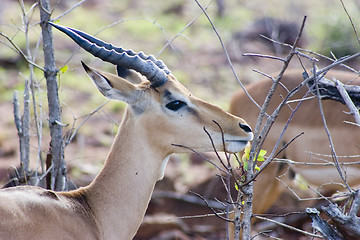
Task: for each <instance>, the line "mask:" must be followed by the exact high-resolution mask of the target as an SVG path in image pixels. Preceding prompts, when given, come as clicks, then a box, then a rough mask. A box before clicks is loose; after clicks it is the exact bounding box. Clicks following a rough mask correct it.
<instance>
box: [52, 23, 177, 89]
mask: <svg viewBox="0 0 360 240" xmlns="http://www.w3.org/2000/svg"><path fill="white" fill-rule="evenodd" d="M49 24H50V25H52V26H54V27H55V28H57V29H59V30H60V31H62V32H63V33H65V34H66V35H68V36H69V37H70V38H72V39H73V40H74V41H75V42H76V43H77V44H78V45H79V46H80V47H82V48H83V49H85V50H86V51H87V52H89V53H91V54H92V55H94V56H95V57H98V58H100V59H101V60H103V61H106V62H110V63H112V64H115V65H117V66H119V67H123V68H127V69H133V70H135V71H137V72H139V73H140V74H142V75H144V76H145V77H146V78H147V79H148V80H149V81H150V82H151V86H152V87H154V88H156V87H159V86H161V85H163V84H164V83H165V82H166V81H167V75H168V74H170V70H169V69H168V68H167V67H166V65H165V64H164V63H163V61H161V60H157V59H156V58H155V57H154V56H147V55H145V54H144V53H143V52H139V53H135V52H134V51H132V50H124V49H123V48H120V47H115V46H113V45H112V44H109V43H106V42H103V41H101V40H99V39H97V38H95V37H93V36H90V35H88V34H87V33H84V32H81V31H79V30H76V29H72V28H68V27H63V26H60V25H57V24H55V23H52V22H49Z"/></svg>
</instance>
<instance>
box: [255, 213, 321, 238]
mask: <svg viewBox="0 0 360 240" xmlns="http://www.w3.org/2000/svg"><path fill="white" fill-rule="evenodd" d="M254 217H255V218H257V219H261V220H264V221H268V222H272V223H275V224H277V225H280V226H282V227H285V228H288V229H290V230H293V231H296V232H299V233H302V234H304V235H306V236H310V237H316V238H324V237H323V236H321V235H317V234H313V233H309V232H306V231H303V230H301V229H298V228H296V227H293V226H290V225H287V224H285V223H281V222H278V221H275V220H273V219H270V218H266V217H261V216H254Z"/></svg>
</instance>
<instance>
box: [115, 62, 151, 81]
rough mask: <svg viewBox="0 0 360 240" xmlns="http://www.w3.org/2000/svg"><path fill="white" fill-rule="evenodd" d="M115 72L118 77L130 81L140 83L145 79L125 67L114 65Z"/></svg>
mask: <svg viewBox="0 0 360 240" xmlns="http://www.w3.org/2000/svg"><path fill="white" fill-rule="evenodd" d="M116 70H117V74H118V76H119V77H122V78H125V79H126V80H128V81H129V82H131V83H134V84H140V83H142V82H144V81H145V80H146V79H144V78H142V77H141V76H140V74H138V73H137V72H135V71H134V70H131V69H127V68H125V67H121V66H116Z"/></svg>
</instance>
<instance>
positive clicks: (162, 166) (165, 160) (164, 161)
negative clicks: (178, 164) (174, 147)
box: [159, 155, 170, 180]
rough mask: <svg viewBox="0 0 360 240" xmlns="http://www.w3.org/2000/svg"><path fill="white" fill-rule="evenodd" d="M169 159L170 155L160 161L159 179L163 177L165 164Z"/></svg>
mask: <svg viewBox="0 0 360 240" xmlns="http://www.w3.org/2000/svg"><path fill="white" fill-rule="evenodd" d="M169 159H170V155H169V156H167V157H166V158H165V159H164V160H163V162H162V164H161V175H160V179H159V180H161V179H163V178H164V175H165V169H166V165H167V163H168V162H169Z"/></svg>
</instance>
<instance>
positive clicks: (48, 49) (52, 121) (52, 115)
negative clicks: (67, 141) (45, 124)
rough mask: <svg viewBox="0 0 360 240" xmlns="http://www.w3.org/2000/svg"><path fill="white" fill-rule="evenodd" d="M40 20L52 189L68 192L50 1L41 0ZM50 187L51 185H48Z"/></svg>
mask: <svg viewBox="0 0 360 240" xmlns="http://www.w3.org/2000/svg"><path fill="white" fill-rule="evenodd" d="M40 18H41V23H40V24H41V28H42V36H43V51H44V60H45V67H44V69H45V72H44V75H45V78H46V86H47V97H48V106H49V119H48V120H49V125H50V135H51V142H50V151H49V154H50V155H51V160H52V162H51V166H52V170H51V180H50V188H51V189H53V190H56V191H62V190H66V189H67V186H66V165H65V161H64V144H63V138H62V135H63V134H62V124H61V107H60V102H59V97H58V84H57V79H56V77H57V72H58V70H57V68H56V65H55V58H54V47H53V41H52V39H53V38H52V31H51V26H50V25H49V24H48V21H49V20H50V4H49V1H48V0H40ZM48 186H49V183H48Z"/></svg>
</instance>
